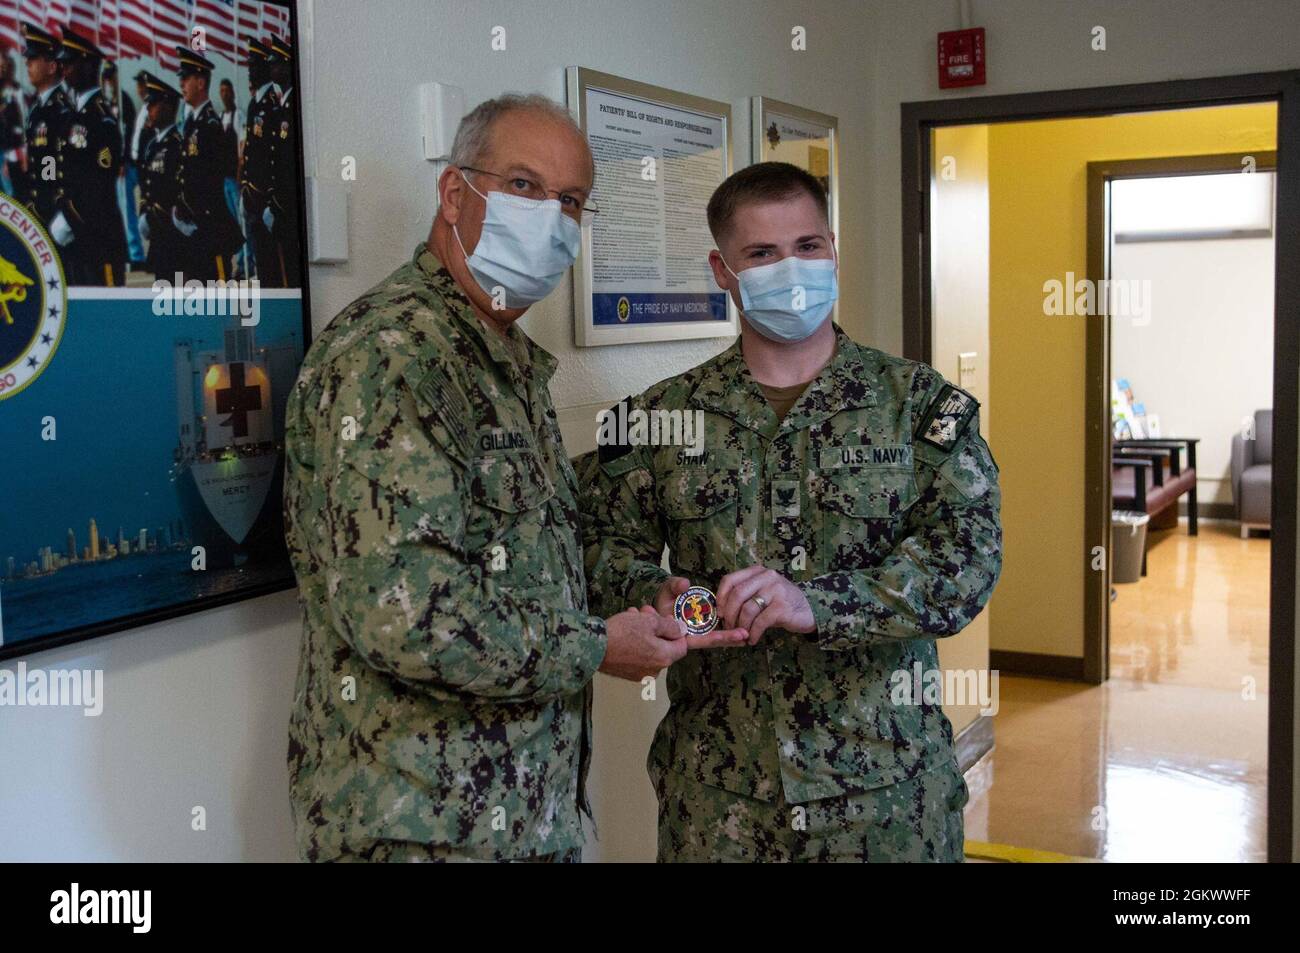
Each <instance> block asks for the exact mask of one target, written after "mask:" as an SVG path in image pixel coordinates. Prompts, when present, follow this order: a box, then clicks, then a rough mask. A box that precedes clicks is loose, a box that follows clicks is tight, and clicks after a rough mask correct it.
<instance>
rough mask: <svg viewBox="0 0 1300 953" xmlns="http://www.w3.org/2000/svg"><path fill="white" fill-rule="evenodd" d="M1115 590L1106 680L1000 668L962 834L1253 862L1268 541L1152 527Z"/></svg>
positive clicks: (1258, 815) (1053, 846)
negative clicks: (1128, 580) (990, 732)
mask: <svg viewBox="0 0 1300 953" xmlns="http://www.w3.org/2000/svg"><path fill="white" fill-rule="evenodd" d="M1147 559H1148V567H1147V569H1148V574H1147V576H1146V577H1145V578H1144V579H1143V580H1142V581H1141V582H1138V583H1134V584H1130V585H1120V586H1116V589H1117V590H1118V593H1119V595H1118V598H1117V599H1116V600H1115V601H1114V602H1113V603H1111V679H1110V681H1109V682H1107V683H1106V684H1104V685H1084V684H1078V683H1071V682H1061V681H1052V680H1048V679H1035V678H1023V677H1016V676H1011V675H1006V674H1005V673H1004V674H1003V675H1002V677H1001V686H1000V687H1001V707H1000V710H999V711H998V714H997V715H996V716H995V721H994V734H995V745H996V747H995V748H994V750H993V752H992V753H991V754H990V755H989V756H988V757H986V758H985V759H984V760H983V761H982V762H981V763H980V764H979V765H977V766H976V767H975V768H973V769H972V770H971V772H970V773H969V774H968V777H967V780H968V783H969V784H970V788H971V802H970V804H969V806H968V807H967V809H966V837H967V838H968V839H970V840H977V841H989V842H993V843H998V844H1011V845H1015V846H1017V847H1027V848H1033V849H1037V850H1048V851H1056V852H1059V853H1063V854H1070V855H1073V856H1077V857H1091V858H1097V859H1101V860H1107V861H1144V860H1165V861H1262V860H1264V858H1265V847H1264V836H1265V779H1266V776H1267V757H1266V747H1267V746H1266V742H1267V722H1268V708H1267V706H1268V566H1269V540H1268V538H1267V537H1266V536H1265V537H1262V538H1261V537H1259V536H1254V537H1252V538H1251V539H1249V540H1242V539H1240V538H1239V536H1238V530H1237V526H1236V524H1230V523H1218V522H1209V521H1202V523H1201V527H1200V535H1199V536H1197V537H1189V536H1188V535H1187V531H1186V524H1183V525H1182V526H1180V527H1179V528H1178V529H1177V530H1167V531H1163V532H1160V533H1157V534H1154V536H1153V540H1152V545H1151V548H1150V552H1149V555H1148V557H1147Z"/></svg>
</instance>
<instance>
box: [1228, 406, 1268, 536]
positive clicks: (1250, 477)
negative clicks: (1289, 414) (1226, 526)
mask: <svg viewBox="0 0 1300 953" xmlns="http://www.w3.org/2000/svg"><path fill="white" fill-rule="evenodd" d="M1232 504H1233V506H1234V507H1235V508H1236V510H1237V519H1238V520H1240V521H1241V538H1242V539H1245V538H1246V537H1247V536H1249V535H1250V531H1251V530H1252V529H1269V528H1270V527H1271V526H1272V525H1273V518H1272V507H1273V411H1271V410H1257V411H1255V432H1254V434H1253V437H1252V439H1249V440H1248V439H1246V436H1245V435H1244V434H1240V433H1238V434H1234V435H1233V437H1232Z"/></svg>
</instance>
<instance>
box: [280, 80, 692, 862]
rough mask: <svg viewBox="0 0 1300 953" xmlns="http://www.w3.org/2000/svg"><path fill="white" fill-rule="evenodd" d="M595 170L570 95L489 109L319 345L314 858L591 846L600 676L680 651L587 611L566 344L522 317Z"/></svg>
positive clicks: (310, 718) (546, 282)
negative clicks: (435, 195) (397, 257)
mask: <svg viewBox="0 0 1300 953" xmlns="http://www.w3.org/2000/svg"><path fill="white" fill-rule="evenodd" d="M476 170H481V171H476ZM592 174H593V169H592V158H591V153H590V152H589V151H588V148H587V144H586V141H585V139H584V137H583V135H582V133H581V131H580V130H579V129H578V128H577V127H576V126H575V125H574V124H573V122H572V120H571V119H570V118H569V117H568V115H567V113H565V112H564V110H562V109H561V108H560V107H558V106H556V105H555V104H553V103H550V102H548V101H547V100H545V99H543V98H541V97H502V98H501V99H497V100H489V101H488V102H486V103H483V104H481V105H480V106H479V107H477V108H476V109H475V110H473V111H472V112H471V113H470V114H469V115H468V116H466V117H465V119H464V121H463V122H462V123H461V127H460V130H459V131H458V133H457V137H456V141H455V144H454V146H453V151H452V156H451V162H450V164H449V167H448V168H447V170H446V171H445V172H444V173H443V174H442V176H441V178H440V179H439V182H438V185H439V198H440V206H439V209H438V214H437V217H436V219H435V220H434V223H433V229H432V231H431V233H430V236H429V239H428V241H427V242H426V243H424V244H422V245H420V246H419V247H418V248H417V249H416V250H415V255H414V257H413V260H412V261H411V262H410V263H409V264H406V265H404V266H403V267H401V268H399V269H398V270H397V271H396V272H394V273H393V274H392V275H391V276H389V277H388V278H387V279H386V280H385V281H383V282H382V283H381V284H379V285H377V286H376V287H375V288H373V289H372V290H371V291H369V292H367V293H366V294H365V295H363V296H362V297H361V298H360V299H358V300H357V301H355V302H354V303H353V304H351V305H350V306H348V307H347V308H346V309H345V310H344V311H343V313H341V314H340V315H339V316H338V317H336V318H335V319H334V320H333V321H332V322H331V323H330V324H329V326H328V327H326V328H325V330H324V331H323V332H321V334H320V335H319V336H318V337H317V338H316V340H315V341H314V342H313V344H312V346H311V349H310V351H309V352H308V354H307V357H306V360H305V362H304V364H303V368H302V372H301V375H300V377H299V380H298V383H297V385H296V387H295V389H294V392H293V395H292V397H291V399H290V401H289V406H288V410H287V424H286V438H285V439H286V453H287V457H288V463H287V472H286V477H285V517H286V522H287V535H288V544H289V551H290V555H291V557H292V560H293V564H294V570H295V572H296V573H297V577H298V583H299V587H300V596H301V604H302V612H303V623H304V625H303V628H304V633H303V642H302V656H301V661H300V664H299V670H298V682H297V689H296V693H295V698H294V706H293V713H292V717H291V721H290V727H289V739H290V740H289V771H290V793H291V797H292V804H293V812H294V821H295V825H296V828H297V839H298V847H299V850H300V852H301V854H302V856H303V857H304V858H306V859H309V860H335V859H338V860H435V861H438V860H546V861H556V860H561V861H563V860H572V859H575V858H576V857H577V856H578V854H579V849H580V847H581V845H582V842H583V831H582V823H581V817H580V814H581V813H582V812H583V811H587V813H590V812H589V810H588V809H587V806H586V799H585V794H584V790H583V783H584V779H585V774H586V769H587V763H588V760H589V754H590V745H591V731H590V712H591V680H592V677H593V675H594V674H595V673H596V671H597V670H598V669H599V670H600V671H604V672H608V673H610V674H612V675H615V676H618V677H622V678H628V679H634V680H640V679H641V678H644V677H647V676H653V675H654V674H655V673H657V672H659V671H660V670H662V669H663V668H664V667H665V666H667V665H668V664H670V663H671V662H673V661H675V660H676V659H679V658H681V657H682V656H683V655H685V653H686V643H685V641H684V639H683V638H682V633H681V630H680V629H679V628H678V626H677V624H676V623H675V622H673V621H672V620H671V619H665V618H663V617H662V616H660V615H659V614H657V613H656V612H655V610H654V609H653V608H650V607H649V606H646V607H643V608H642V610H641V611H637V610H629V611H625V612H618V610H614V611H615V612H618V614H617V615H615V614H613V613H610V615H611V616H612V617H611V618H609V619H601V618H599V617H598V616H595V615H593V614H591V613H590V612H589V611H588V608H587V594H586V586H585V583H584V579H583V567H582V552H581V548H580V547H581V544H580V534H579V527H578V512H577V492H578V485H577V481H576V479H575V476H574V472H573V469H572V467H571V466H570V464H569V461H568V459H567V458H566V456H565V452H564V446H563V442H562V441H561V438H560V430H559V426H558V424H557V421H556V415H555V409H554V407H553V405H552V403H551V398H550V394H549V392H548V389H547V387H548V384H547V382H548V380H549V378H550V376H551V373H552V371H553V370H554V368H555V359H554V358H553V357H551V355H550V354H548V353H546V352H545V351H543V350H542V349H541V348H540V347H538V346H537V345H536V344H534V343H533V342H532V341H531V340H530V339H529V338H528V337H527V336H526V335H525V334H524V333H523V332H522V331H520V330H519V329H518V327H516V325H515V321H516V320H517V319H518V318H519V317H520V316H521V315H522V314H523V313H524V312H525V311H526V310H527V308H528V305H529V304H530V303H532V301H535V300H538V299H539V298H541V297H543V296H544V295H545V294H546V293H547V292H548V291H549V290H550V289H551V288H553V287H554V285H555V284H556V283H557V282H558V281H559V279H560V277H561V276H562V275H563V274H564V273H565V272H566V271H567V269H568V267H569V265H570V264H572V261H573V255H574V254H576V252H577V243H576V240H573V241H571V239H572V238H573V236H574V233H576V232H578V231H579V229H578V221H579V219H580V217H581V215H582V211H583V207H584V204H585V203H586V201H587V196H588V194H589V192H590V190H591V186H592ZM528 216H538V218H536V219H530V218H528ZM557 249H560V251H559V252H557ZM623 608H624V607H623V606H619V610H621V609H623Z"/></svg>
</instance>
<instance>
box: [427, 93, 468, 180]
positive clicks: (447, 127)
mask: <svg viewBox="0 0 1300 953" xmlns="http://www.w3.org/2000/svg"><path fill="white" fill-rule="evenodd" d="M464 115H465V90H463V89H462V88H461V87H459V86H452V85H451V84H449V83H421V84H420V138H421V141H422V143H423V148H424V157H425V158H426V159H428V160H429V161H430V162H436V161H438V160H439V159H445V158H447V157H448V156H449V155H451V144H452V142H453V141H454V140H455V138H456V129H457V127H459V126H460V120H461V118H462V117H463V116H464Z"/></svg>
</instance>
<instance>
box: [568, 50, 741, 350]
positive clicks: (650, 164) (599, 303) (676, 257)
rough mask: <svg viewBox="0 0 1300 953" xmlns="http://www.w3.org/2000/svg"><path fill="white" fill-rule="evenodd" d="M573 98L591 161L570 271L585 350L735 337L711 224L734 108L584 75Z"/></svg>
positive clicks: (571, 86) (574, 69)
mask: <svg viewBox="0 0 1300 953" xmlns="http://www.w3.org/2000/svg"><path fill="white" fill-rule="evenodd" d="M568 94H569V109H570V111H571V112H572V113H573V117H574V119H575V120H576V121H577V122H578V124H579V125H580V126H581V127H582V130H583V132H584V133H586V136H587V141H588V142H589V143H590V145H591V151H592V154H593V155H594V156H595V158H596V182H595V188H594V190H593V193H592V205H593V206H594V211H592V212H589V213H588V214H586V215H584V221H583V226H582V230H583V236H582V251H581V253H580V254H579V256H578V260H577V263H576V264H575V266H574V270H573V297H574V305H575V306H574V314H575V339H576V341H577V344H578V346H579V347H592V346H596V345H602V344H630V343H633V342H639V341H669V340H680V339H685V338H707V337H731V336H734V335H736V334H737V333H739V322H738V319H737V315H736V312H735V306H734V305H732V303H731V302H730V300H729V299H728V296H727V294H726V293H725V292H724V291H723V290H722V289H721V288H719V287H718V285H717V283H716V282H714V280H713V273H712V271H710V269H709V265H708V254H709V251H710V250H711V249H712V248H713V247H714V245H713V237H712V236H711V235H710V234H709V227H708V221H707V219H706V216H705V210H706V208H707V206H708V202H709V197H710V196H711V195H712V194H713V190H714V189H716V188H717V187H718V186H719V185H720V184H722V181H723V180H724V179H726V177H727V176H728V175H730V174H731V169H732V131H731V106H730V105H729V104H727V103H723V102H718V101H716V100H712V99H704V98H702V97H699V96H692V95H689V94H687V93H679V92H675V91H674V90H670V89H664V88H663V87H660V86H651V85H648V84H646V83H640V82H636V81H635V80H630V79H622V78H621V77H617V76H611V75H610V74H608V73H599V72H596V71H595V70H589V69H585V68H583V67H578V66H571V67H569V69H568Z"/></svg>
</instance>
